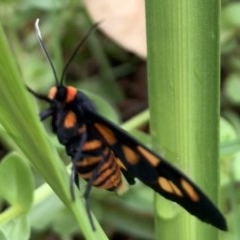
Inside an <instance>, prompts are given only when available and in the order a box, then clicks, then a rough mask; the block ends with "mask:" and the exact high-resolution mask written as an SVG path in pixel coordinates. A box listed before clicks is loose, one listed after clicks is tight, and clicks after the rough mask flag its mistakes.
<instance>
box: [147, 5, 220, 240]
mask: <svg viewBox="0 0 240 240" xmlns="http://www.w3.org/2000/svg"><path fill="white" fill-rule="evenodd" d="M219 5H220V3H219V0H196V1H192V0H176V1H169V0H146V16H147V39H148V78H149V97H150V114H151V134H152V137H153V139H154V143H155V146H154V147H155V149H157V150H159V146H161V150H164V155H165V156H166V158H167V159H170V160H172V161H173V162H174V164H175V165H177V166H178V167H180V168H181V169H183V171H184V172H185V173H186V174H187V175H188V176H189V177H190V178H192V179H193V180H194V181H195V182H196V183H197V184H198V185H199V186H200V187H201V188H202V189H203V190H204V191H205V192H206V193H207V195H209V196H210V198H211V199H212V200H213V201H214V202H215V203H217V195H218V122H219ZM155 203H156V232H157V236H158V237H157V238H158V239H161V240H164V239H167V240H171V239H176V236H177V239H184V240H188V239H189V240H192V239H194V240H202V239H204V240H214V239H217V231H216V230H215V229H214V228H213V227H211V226H210V225H207V224H205V223H202V222H201V221H199V220H197V219H195V218H194V217H192V216H191V215H190V214H188V213H187V212H184V211H183V210H182V209H181V208H176V206H173V204H171V203H169V202H167V201H165V199H163V198H160V197H159V198H158V197H156V201H155ZM206 214H209V213H206Z"/></svg>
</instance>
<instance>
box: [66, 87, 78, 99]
mask: <svg viewBox="0 0 240 240" xmlns="http://www.w3.org/2000/svg"><path fill="white" fill-rule="evenodd" d="M76 96H77V89H76V88H75V87H71V86H68V87H67V96H66V102H67V103H69V102H71V101H73V100H74V99H75V98H76Z"/></svg>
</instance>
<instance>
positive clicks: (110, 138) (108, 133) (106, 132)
mask: <svg viewBox="0 0 240 240" xmlns="http://www.w3.org/2000/svg"><path fill="white" fill-rule="evenodd" d="M94 126H95V128H97V130H98V131H99V132H100V133H101V134H102V136H103V137H104V139H105V140H106V141H107V143H108V144H110V145H113V144H114V143H116V142H117V139H116V136H115V134H114V133H113V132H112V130H111V129H109V128H108V127H106V126H104V125H102V124H100V123H95V124H94Z"/></svg>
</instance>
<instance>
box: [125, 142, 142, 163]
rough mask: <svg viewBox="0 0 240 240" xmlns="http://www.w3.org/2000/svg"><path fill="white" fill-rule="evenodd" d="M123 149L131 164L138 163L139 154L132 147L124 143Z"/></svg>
mask: <svg viewBox="0 0 240 240" xmlns="http://www.w3.org/2000/svg"><path fill="white" fill-rule="evenodd" d="M122 151H123V154H124V157H125V158H126V160H127V161H128V162H129V163H130V164H132V165H135V164H137V163H138V161H139V155H138V154H137V153H136V152H134V151H133V150H132V149H131V148H129V147H128V146H126V145H122Z"/></svg>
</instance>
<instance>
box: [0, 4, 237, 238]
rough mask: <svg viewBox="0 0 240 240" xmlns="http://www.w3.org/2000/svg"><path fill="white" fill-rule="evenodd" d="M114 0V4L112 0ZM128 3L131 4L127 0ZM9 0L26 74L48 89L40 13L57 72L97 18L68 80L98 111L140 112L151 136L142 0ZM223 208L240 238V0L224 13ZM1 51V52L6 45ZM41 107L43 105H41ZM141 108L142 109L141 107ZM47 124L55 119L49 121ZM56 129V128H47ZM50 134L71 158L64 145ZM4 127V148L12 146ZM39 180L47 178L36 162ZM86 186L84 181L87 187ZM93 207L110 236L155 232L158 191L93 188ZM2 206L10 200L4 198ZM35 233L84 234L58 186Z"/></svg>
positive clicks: (5, 8) (34, 214)
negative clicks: (37, 25)
mask: <svg viewBox="0 0 240 240" xmlns="http://www.w3.org/2000/svg"><path fill="white" fill-rule="evenodd" d="M112 2H114V4H113V3H112ZM125 5H126V4H125ZM125 5H124V3H123V1H121V0H118V1H109V0H101V1H94V0H85V1H78V0H72V1H71V0H69V1H67V0H58V1H54V0H42V1H34V0H22V1H14V0H12V1H11V0H4V1H1V2H0V21H1V23H2V25H3V28H4V30H5V33H6V35H7V38H8V41H9V44H10V46H11V50H12V54H13V55H14V58H15V59H16V62H17V63H18V66H19V69H20V72H21V74H22V78H23V79H24V82H25V83H26V84H27V85H29V86H31V88H32V89H34V90H36V91H37V92H41V93H46V92H47V91H48V89H49V87H50V86H52V85H53V84H54V78H53V73H52V70H51V68H50V66H49V63H48V62H47V61H46V59H45V56H44V54H43V53H42V51H41V48H40V46H39V44H38V41H37V37H36V33H35V30H34V22H35V20H36V18H40V29H41V32H42V36H43V41H44V44H45V46H46V48H47V50H48V52H49V55H50V56H51V59H52V61H53V63H54V66H55V68H56V72H57V74H58V76H59V77H60V76H61V73H62V69H63V67H64V63H65V62H66V61H67V59H68V58H69V57H70V56H71V53H72V51H73V50H74V48H75V46H76V45H77V44H78V43H79V41H80V40H81V38H82V36H83V35H84V34H85V33H86V32H87V31H88V29H89V28H90V27H91V26H92V24H93V23H94V22H99V21H100V22H101V23H100V25H99V29H98V30H97V31H95V33H93V34H92V36H91V37H90V38H89V39H88V40H87V41H86V43H85V45H84V47H83V48H82V49H81V50H80V51H79V54H77V56H76V57H75V59H74V60H73V61H72V63H71V65H70V67H69V70H68V72H67V74H66V83H67V84H69V85H74V86H76V87H77V88H78V89H81V90H83V91H84V92H85V93H86V94H88V95H89V96H90V97H91V99H92V100H93V101H94V102H95V104H96V105H97V108H98V110H99V112H101V113H102V114H103V115H105V116H108V118H110V119H111V120H112V121H114V122H116V123H119V124H120V123H122V122H124V121H129V119H131V118H133V117H134V119H135V120H139V121H138V124H136V126H138V127H139V129H141V130H143V131H141V132H140V131H135V130H133V131H131V133H133V134H134V136H136V137H137V138H138V139H140V140H141V141H143V142H144V143H145V144H149V142H150V140H149V136H148V135H147V133H148V130H149V126H148V118H146V117H142V115H141V114H144V113H145V112H144V110H145V109H146V108H147V106H148V102H147V96H148V92H147V78H146V41H145V16H144V1H139V0H137V1H132V2H131V4H129V5H128V4H127V6H125ZM220 44H221V119H220V149H219V151H220V159H219V161H220V166H221V168H220V170H221V171H220V183H221V186H220V190H221V202H220V203H221V204H220V208H221V210H222V212H223V213H224V215H225V216H226V218H227V220H228V224H229V228H230V232H229V233H227V234H224V235H221V236H220V239H226V240H232V239H240V230H239V229H238V227H237V226H239V223H240V204H239V203H240V1H238V0H235V1H234V0H222V14H221V35H220ZM0 54H1V53H0ZM39 108H41V105H40V106H39ZM139 113H140V115H138V114H139ZM46 128H47V129H49V124H48V123H47V124H46ZM49 132H50V131H49ZM50 135H51V139H52V141H53V143H54V144H55V145H56V147H57V148H58V150H59V153H60V154H61V156H62V158H63V160H64V161H66V163H69V159H68V158H67V156H66V155H65V153H64V149H63V148H62V147H61V146H60V145H59V144H58V142H57V140H56V138H55V136H53V135H52V134H51V133H50ZM8 141H9V139H7V137H6V136H4V135H2V136H1V139H0V156H1V157H4V156H5V155H6V154H7V153H8V152H9V151H10V150H11V149H9V145H8ZM33 174H34V179H35V184H36V188H38V187H39V186H41V184H43V180H42V179H41V176H39V175H38V174H37V173H36V172H35V171H34V170H33ZM82 189H84V187H83V188H82ZM91 201H92V209H93V212H94V213H95V215H96V217H97V219H98V220H99V222H100V223H101V225H102V226H103V228H104V230H105V231H106V232H107V235H108V236H109V238H110V239H113V240H114V239H129V240H130V239H153V238H154V230H153V229H154V228H153V222H154V214H153V210H152V203H153V193H152V191H151V190H150V189H148V188H146V187H144V186H142V185H141V184H137V185H136V186H134V187H132V188H131V189H130V191H129V192H128V193H127V194H125V195H124V196H121V197H117V196H115V195H114V194H112V193H108V192H106V191H102V190H97V189H94V190H93V191H92V194H91ZM1 204H2V209H4V208H5V207H6V206H5V205H4V204H5V203H4V201H1ZM29 216H30V224H31V237H30V239H31V240H35V239H36V240H40V239H41V240H45V239H46V240H60V239H61V240H62V239H63V240H65V239H74V240H79V239H83V238H82V237H81V233H80V232H79V228H78V225H77V224H76V222H75V219H74V217H73V216H72V215H71V213H70V212H68V210H67V209H66V208H65V207H64V206H63V205H62V203H61V202H60V201H59V200H58V199H57V197H56V196H55V195H54V194H53V193H52V194H49V195H48V196H47V197H46V198H44V199H43V200H42V201H39V203H38V204H37V205H35V206H34V207H33V208H32V210H31V212H30V215H29Z"/></svg>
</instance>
